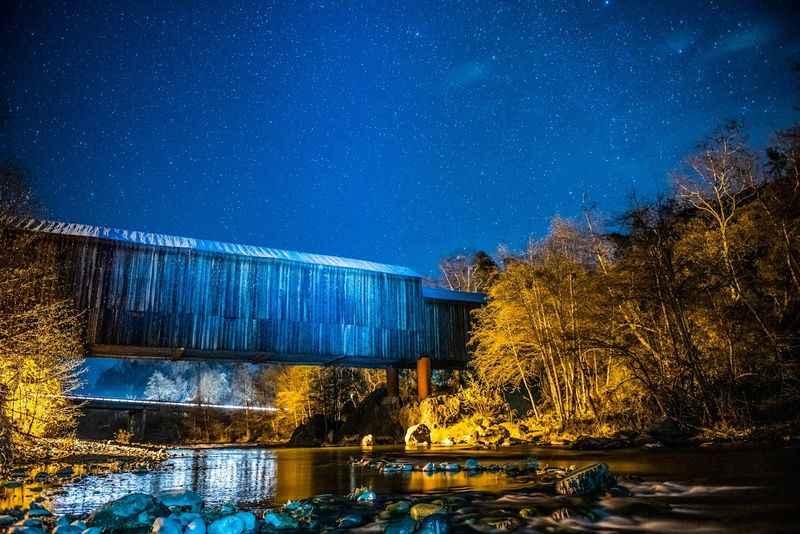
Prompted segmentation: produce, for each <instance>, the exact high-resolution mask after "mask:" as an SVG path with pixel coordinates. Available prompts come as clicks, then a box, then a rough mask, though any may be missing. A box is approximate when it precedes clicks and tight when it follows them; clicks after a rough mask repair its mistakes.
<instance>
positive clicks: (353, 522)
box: [337, 513, 364, 528]
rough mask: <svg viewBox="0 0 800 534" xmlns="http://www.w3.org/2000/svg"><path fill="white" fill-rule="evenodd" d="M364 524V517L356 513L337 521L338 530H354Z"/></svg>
mask: <svg viewBox="0 0 800 534" xmlns="http://www.w3.org/2000/svg"><path fill="white" fill-rule="evenodd" d="M363 524H364V516H362V515H361V514H356V513H349V514H346V515H343V516H342V517H340V518H339V521H337V525H338V526H339V528H355V527H360V526H361V525H363Z"/></svg>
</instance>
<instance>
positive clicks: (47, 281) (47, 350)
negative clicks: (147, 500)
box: [0, 168, 83, 460]
mask: <svg viewBox="0 0 800 534" xmlns="http://www.w3.org/2000/svg"><path fill="white" fill-rule="evenodd" d="M0 178H2V180H0V250H2V254H0V438H2V439H3V440H4V442H5V443H3V444H0V445H4V447H3V449H4V450H5V452H3V451H0V453H3V454H0V456H2V455H7V454H8V450H9V449H8V445H9V444H10V443H11V442H12V441H14V440H16V439H17V438H25V437H28V438H30V437H44V436H55V435H63V434H66V433H68V432H70V431H71V430H72V429H73V428H74V424H75V414H76V412H75V409H74V408H73V407H72V406H71V405H70V404H69V403H68V402H67V401H66V400H65V399H64V395H65V394H66V393H68V392H69V391H71V390H72V389H73V388H74V387H76V386H77V379H78V370H79V366H80V364H81V357H82V354H83V344H82V341H81V335H80V334H81V322H80V317H79V316H78V314H77V313H76V312H75V310H74V308H73V306H72V303H71V301H70V300H68V299H65V298H63V289H64V288H62V287H61V285H60V277H59V261H58V258H57V257H55V255H54V254H53V253H52V251H51V249H50V248H49V247H48V246H47V243H46V242H43V241H41V240H39V239H38V238H36V237H33V236H22V235H20V234H18V233H16V232H14V231H13V230H12V229H11V228H10V227H8V226H6V225H5V224H4V220H5V219H4V217H6V216H8V215H14V214H15V213H17V210H19V209H22V208H24V207H25V206H27V204H28V201H29V194H28V193H26V192H25V191H26V184H25V183H24V175H21V174H20V173H19V172H18V171H16V170H14V169H8V168H3V169H2V173H1V175H0ZM0 460H2V458H0Z"/></svg>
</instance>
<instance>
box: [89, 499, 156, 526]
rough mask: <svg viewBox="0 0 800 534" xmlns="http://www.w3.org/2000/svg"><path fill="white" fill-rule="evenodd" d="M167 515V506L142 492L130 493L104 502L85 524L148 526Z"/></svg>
mask: <svg viewBox="0 0 800 534" xmlns="http://www.w3.org/2000/svg"><path fill="white" fill-rule="evenodd" d="M168 515H169V508H167V507H166V506H164V505H163V504H161V502H160V501H158V500H157V499H155V498H154V497H152V496H150V495H146V494H144V493H131V494H130V495H126V496H125V497H122V498H121V499H117V500H116V501H111V502H109V503H106V504H105V505H103V506H102V507H100V508H99V509H98V510H96V511H95V512H94V513H92V514H91V515H90V516H89V520H88V521H87V522H86V524H87V525H88V526H90V527H98V528H100V529H102V530H125V529H133V528H150V526H151V525H152V524H153V521H155V519H156V518H157V517H166V516H168Z"/></svg>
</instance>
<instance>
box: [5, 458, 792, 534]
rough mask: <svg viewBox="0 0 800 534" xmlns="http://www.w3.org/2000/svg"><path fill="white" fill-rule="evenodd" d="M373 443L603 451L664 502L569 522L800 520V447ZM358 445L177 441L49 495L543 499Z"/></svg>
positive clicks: (671, 524)
mask: <svg viewBox="0 0 800 534" xmlns="http://www.w3.org/2000/svg"><path fill="white" fill-rule="evenodd" d="M371 454H373V455H375V456H390V457H392V458H403V459H405V460H406V461H411V462H414V463H417V464H419V463H425V462H428V461H455V462H462V461H463V460H465V459H466V458H469V457H474V458H477V459H478V460H479V461H480V462H481V463H482V464H489V463H509V462H519V461H521V460H523V459H525V458H528V457H530V456H535V457H537V458H538V459H539V461H540V462H541V463H542V464H548V465H551V466H559V467H567V466H570V465H577V466H579V467H580V466H582V465H586V464H590V463H593V462H605V463H607V464H608V465H609V467H610V469H611V471H612V472H613V473H614V474H615V475H617V476H619V477H620V478H621V479H622V480H623V481H624V485H625V486H626V487H628V488H629V489H630V490H631V491H632V492H633V494H634V496H635V500H636V501H637V502H639V501H645V502H652V503H658V504H668V505H669V512H668V513H665V514H658V516H657V517H652V516H651V515H650V514H649V513H644V514H643V512H642V511H641V509H640V508H636V507H635V506H634V507H631V506H628V505H627V504H625V502H624V501H625V500H624V499H606V500H604V501H602V502H601V503H600V504H602V505H603V506H604V507H605V509H606V510H607V511H610V517H606V518H604V519H603V520H602V521H599V522H598V521H596V520H594V521H592V522H586V521H580V520H579V521H572V520H570V521H567V522H565V523H564V524H563V525H562V527H569V528H575V529H577V530H576V531H593V530H594V531H603V532H609V531H627V532H637V531H650V532H668V531H673V532H686V531H701V530H702V531H709V532H714V531H730V532H741V531H748V532H800V513H799V512H800V509H798V506H800V489H799V487H798V484H797V479H796V478H797V476H798V473H800V454H798V450H797V449H740V450H705V449H692V450H670V449H656V450H622V451H608V452H579V451H566V450H553V449H536V448H519V449H513V450H503V451H450V450H440V451H436V450H434V451H425V452H414V453H407V452H404V451H402V450H400V449H389V448H377V449H376V450H375V451H373V452H372V453H371ZM361 455H362V452H361V451H360V450H359V449H357V448H330V449H261V448H252V447H249V448H201V449H175V450H172V451H171V458H170V459H169V460H168V461H167V462H166V463H165V465H164V468H163V469H161V470H158V471H151V472H144V473H111V474H106V475H88V476H85V477H83V478H82V479H80V480H79V481H77V482H70V483H67V484H66V485H64V486H63V487H61V488H60V489H59V490H58V491H57V492H53V493H52V494H51V495H50V497H49V499H50V504H51V508H52V509H53V511H55V512H56V513H59V514H81V513H85V512H88V511H91V510H93V509H95V508H96V507H97V506H99V505H101V504H103V503H105V502H107V501H109V500H113V499H116V498H119V497H121V496H124V495H126V494H129V493H132V492H145V493H151V494H155V493H158V492H159V491H164V490H170V489H179V488H182V489H192V490H194V491H196V492H198V493H200V494H201V495H202V496H203V497H204V498H205V500H206V503H207V504H210V505H219V504H223V503H226V502H236V503H238V504H239V505H240V506H243V507H247V508H254V509H263V508H265V507H268V506H272V505H278V504H282V503H284V502H286V501H287V500H290V499H300V498H305V497H310V496H313V495H317V494H321V493H335V494H346V493H348V492H350V491H351V490H353V489H354V488H356V487H360V486H369V487H372V488H373V489H374V490H375V491H376V492H377V493H378V494H395V495H397V494H419V493H431V492H446V493H457V494H459V495H466V496H468V498H472V499H475V500H479V501H481V503H484V504H485V503H487V502H489V501H495V500H496V501H495V502H496V503H501V504H503V505H504V506H506V507H509V506H510V507H514V506H516V505H519V504H520V503H522V504H525V503H528V504H530V503H531V502H537V500H536V499H539V500H541V494H539V497H537V496H536V495H533V496H531V495H529V494H526V493H525V492H524V490H525V487H524V486H525V484H524V483H521V482H520V481H518V480H516V479H512V478H509V477H507V476H506V475H505V474H503V473H481V474H478V475H469V474H467V473H465V472H458V473H436V474H425V473H422V472H412V473H397V474H388V475H387V474H380V473H376V472H372V471H367V470H363V469H360V468H354V467H351V465H350V461H349V460H350V458H351V457H353V456H361ZM34 489H35V488H34ZM29 490H30V488H26V487H22V488H6V489H4V490H2V491H3V492H4V496H3V502H4V504H5V505H6V506H8V505H9V504H14V503H15V502H16V503H20V502H23V501H27V500H28V499H29V498H31V497H32V496H33V493H30V491H29Z"/></svg>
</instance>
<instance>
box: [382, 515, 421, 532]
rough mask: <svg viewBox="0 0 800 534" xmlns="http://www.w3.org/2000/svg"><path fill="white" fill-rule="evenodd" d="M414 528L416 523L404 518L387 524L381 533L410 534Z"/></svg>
mask: <svg viewBox="0 0 800 534" xmlns="http://www.w3.org/2000/svg"><path fill="white" fill-rule="evenodd" d="M416 528H417V522H416V521H414V520H413V519H411V518H410V517H408V516H406V517H404V518H403V519H401V520H399V521H393V522H391V523H389V524H388V525H386V528H384V530H383V531H384V532H385V533H386V534H411V533H412V532H414V530H416Z"/></svg>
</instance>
